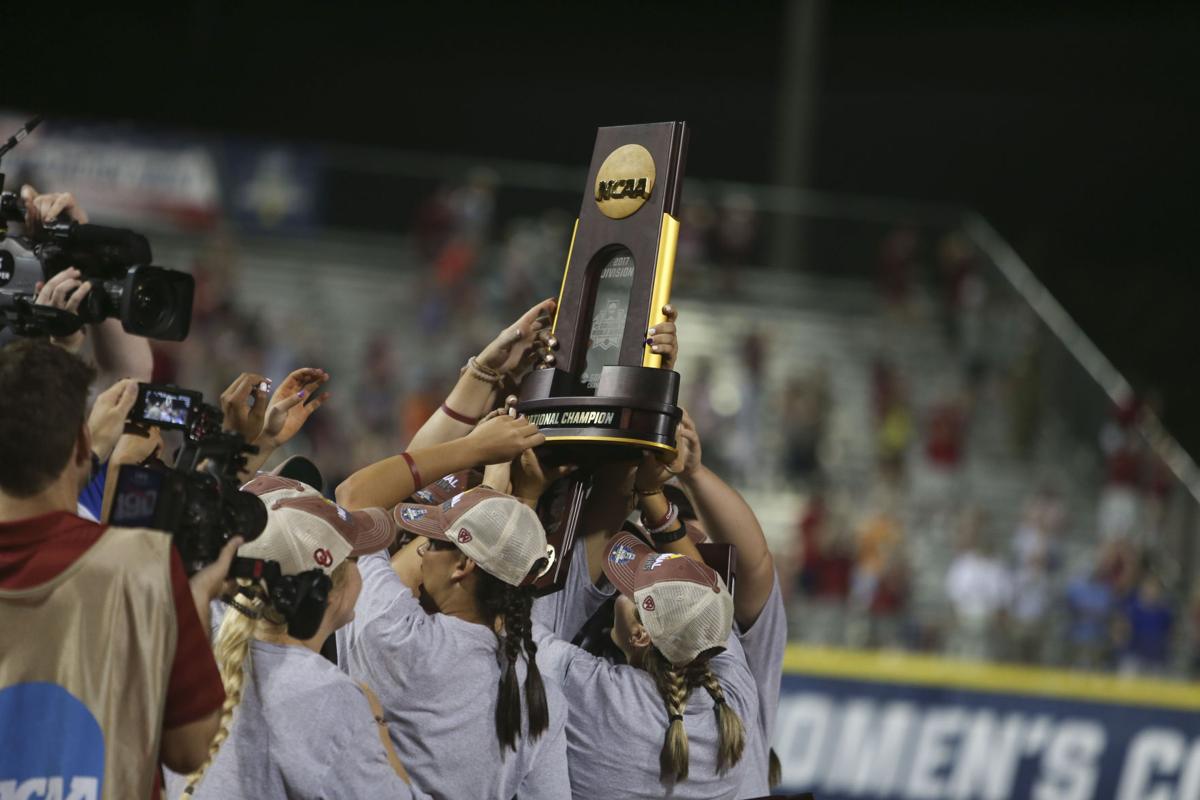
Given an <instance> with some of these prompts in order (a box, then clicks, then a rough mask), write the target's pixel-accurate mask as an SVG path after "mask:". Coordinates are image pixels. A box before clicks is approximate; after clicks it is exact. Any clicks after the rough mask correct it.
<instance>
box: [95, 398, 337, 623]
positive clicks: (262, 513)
mask: <svg viewBox="0 0 1200 800" xmlns="http://www.w3.org/2000/svg"><path fill="white" fill-rule="evenodd" d="M223 419H224V415H223V414H222V413H221V410H220V409H219V408H217V407H216V406H213V405H209V404H208V403H205V402H204V397H203V395H202V394H201V393H200V392H193V391H190V390H187V389H181V388H179V387H178V386H166V385H162V384H151V383H140V384H138V397H137V400H136V401H135V403H134V405H133V408H132V409H131V410H130V412H129V421H130V422H136V423H142V424H146V425H155V426H158V427H159V428H166V429H172V430H179V431H183V435H184V444H183V447H182V448H181V449H180V451H179V455H178V456H177V457H176V459H175V466H174V467H168V466H166V465H165V464H149V465H130V464H126V465H124V466H122V467H121V470H120V473H119V475H118V477H117V489H116V495H115V497H114V500H113V510H112V514H111V516H110V519H109V522H110V523H111V524H112V525H120V526H125V527H134V528H154V529H158V530H163V531H166V532H168V533H169V534H171V536H172V537H173V539H174V542H175V547H176V549H178V550H179V555H180V557H181V558H182V560H183V567H184V571H185V572H187V574H188V575H192V574H195V573H196V572H197V571H199V570H200V569H203V568H204V567H205V566H207V565H209V564H211V563H212V562H214V561H216V559H217V557H218V556H219V555H220V553H221V549H222V548H223V547H224V546H225V544H226V543H227V542H228V541H229V540H230V539H232V538H233V537H234V536H241V537H242V538H243V539H245V540H246V541H247V542H249V541H252V540H254V539H256V538H258V536H259V535H260V534H261V533H262V532H263V529H264V528H266V525H267V509H266V506H264V505H263V502H262V500H260V499H259V498H258V497H257V496H256V495H253V494H249V493H247V492H242V491H240V490H239V489H240V486H241V478H240V477H239V474H240V473H241V472H242V471H243V470H244V469H245V467H246V456H247V455H248V454H251V453H256V452H258V448H257V447H255V446H254V445H251V444H247V442H246V440H245V439H244V438H242V436H241V435H240V434H237V433H230V432H227V431H223V430H222V429H221V422H222V421H223ZM229 577H231V578H249V579H252V580H261V581H263V582H264V583H265V584H266V586H267V591H268V593H269V595H270V598H271V604H272V605H273V606H274V607H275V609H276V610H277V611H279V613H281V614H282V615H283V616H284V618H285V619H286V620H287V626H288V634H289V635H290V636H293V637H295V638H297V639H302V640H303V639H309V638H311V637H312V636H315V635H316V632H317V629H318V628H319V627H320V624H321V619H322V618H323V616H324V614H325V606H326V604H327V603H328V599H329V591H330V590H331V589H332V588H333V582H332V581H331V580H330V578H329V576H328V575H326V574H325V573H324V572H323V571H321V570H319V569H314V570H309V571H308V572H304V573H301V574H299V575H283V574H281V573H280V570H279V565H278V564H277V563H276V562H274V561H262V560H259V559H252V558H240V557H239V558H235V559H234V563H233V566H232V568H231V569H230V573H229Z"/></svg>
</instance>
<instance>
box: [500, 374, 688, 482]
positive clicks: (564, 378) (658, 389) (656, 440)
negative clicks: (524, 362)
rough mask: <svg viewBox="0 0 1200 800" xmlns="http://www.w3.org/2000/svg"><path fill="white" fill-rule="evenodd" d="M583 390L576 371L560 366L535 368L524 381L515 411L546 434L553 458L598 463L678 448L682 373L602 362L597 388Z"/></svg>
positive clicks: (547, 444) (547, 445) (548, 448)
mask: <svg viewBox="0 0 1200 800" xmlns="http://www.w3.org/2000/svg"><path fill="white" fill-rule="evenodd" d="M585 392H586V388H585V387H582V386H580V385H579V383H578V381H577V380H576V379H575V378H574V376H572V375H570V374H568V373H566V372H563V371H561V370H557V369H543V370H537V371H535V372H533V373H531V374H530V375H528V376H526V378H525V380H524V382H523V383H522V385H521V399H520V401H519V402H518V403H517V410H518V411H520V412H521V413H522V414H524V415H525V416H526V417H528V418H529V420H530V422H533V423H534V424H535V425H537V426H538V428H540V429H541V431H542V433H543V434H545V436H546V445H545V447H546V450H547V451H550V452H553V455H554V456H555V459H554V460H559V458H560V457H563V456H565V457H567V458H568V459H570V460H572V461H580V460H583V461H592V462H599V461H609V460H613V459H614V458H616V459H619V458H627V457H629V456H630V455H631V451H638V450H660V451H665V452H669V453H673V452H675V427H676V425H678V424H679V419H680V417H681V416H682V415H683V412H682V411H680V410H679V406H678V405H676V402H677V401H678V398H679V373H677V372H674V371H672V370H666V369H658V368H655V367H622V366H611V367H603V368H601V370H600V380H599V382H598V383H597V385H596V391H595V393H594V394H591V393H586V394H585ZM559 451H568V452H567V453H560V452H559ZM568 453H569V455H568Z"/></svg>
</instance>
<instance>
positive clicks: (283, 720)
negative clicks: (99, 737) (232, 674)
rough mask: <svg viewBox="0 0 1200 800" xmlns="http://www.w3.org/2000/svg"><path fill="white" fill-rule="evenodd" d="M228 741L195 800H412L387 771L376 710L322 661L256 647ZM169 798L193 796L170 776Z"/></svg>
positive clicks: (275, 647) (285, 648)
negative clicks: (373, 799)
mask: <svg viewBox="0 0 1200 800" xmlns="http://www.w3.org/2000/svg"><path fill="white" fill-rule="evenodd" d="M247 667H248V670H247V675H246V681H245V685H244V688H243V691H242V700H241V702H240V703H239V704H238V706H237V708H236V709H235V710H234V712H233V723H232V725H231V726H230V731H229V738H228V739H226V740H225V742H224V743H223V744H222V745H221V748H220V750H218V751H217V755H216V758H214V759H213V762H212V764H210V765H209V767H208V769H207V770H206V771H205V773H204V776H203V778H201V780H200V782H199V783H198V784H197V786H196V793H195V795H194V797H195V800H204V798H213V800H237V799H238V798H246V800H258V798H262V797H289V798H336V797H345V798H360V797H386V798H412V797H414V794H413V792H412V790H411V789H410V788H409V787H408V785H407V784H405V783H404V781H403V780H401V779H400V777H399V776H398V775H397V774H396V772H395V771H394V770H393V769H392V766H391V764H389V763H388V760H387V755H386V753H385V752H384V749H383V743H382V742H380V740H379V728H378V726H377V725H376V723H375V718H374V715H373V714H372V713H371V707H370V704H368V702H367V698H366V696H365V695H364V694H363V692H362V689H360V688H359V687H358V686H357V685H355V683H354V682H353V681H352V680H350V679H349V678H347V677H346V676H345V675H343V674H342V673H341V672H339V671H338V669H337V668H336V667H334V666H333V664H330V663H329V662H328V661H326V660H325V659H324V658H322V657H321V656H320V654H319V653H314V652H312V651H311V650H309V649H307V648H304V647H298V646H295V645H282V644H270V643H267V642H259V641H255V642H252V643H251V645H250V658H249V661H247ZM166 783H167V792H166V795H165V797H166V798H168V800H174V798H177V797H179V796H181V795H182V793H183V790H184V789H185V788H187V780H186V778H185V777H184V776H181V775H176V774H175V773H173V772H170V771H169V770H168V771H166Z"/></svg>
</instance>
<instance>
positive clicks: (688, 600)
mask: <svg viewBox="0 0 1200 800" xmlns="http://www.w3.org/2000/svg"><path fill="white" fill-rule="evenodd" d="M604 574H605V575H606V576H607V577H608V579H609V581H611V582H612V584H613V586H615V587H617V591H619V592H620V593H621V594H623V595H624V596H625V597H627V598H629V599H630V600H632V601H633V602H634V604H635V605H636V606H637V609H638V615H639V616H640V617H641V620H642V624H643V625H645V626H646V631H647V632H648V633H649V634H650V640H651V641H653V642H654V645H655V647H657V648H658V649H659V650H660V651H662V654H663V655H664V656H666V657H667V660H668V661H670V662H671V663H672V664H675V665H676V666H683V665H685V664H689V663H691V661H692V660H693V659H695V658H696V656H698V655H700V654H701V653H703V652H704V651H706V650H711V649H712V648H714V647H724V646H725V642H726V641H727V640H728V639H729V632H730V630H732V628H733V595H731V594H730V593H729V590H728V589H726V587H725V581H723V580H721V576H720V575H718V574H717V573H716V572H715V571H713V570H712V569H710V568H709V567H707V566H705V565H704V564H701V563H700V562H698V561H695V560H693V559H691V558H688V557H687V556H684V555H680V554H678V553H659V552H656V551H654V550H652V549H651V548H649V547H647V546H646V544H645V543H644V542H642V540H641V539H638V538H637V537H636V536H632V535H630V534H628V533H623V534H620V535H618V536H615V537H613V539H612V541H610V542H609V543H608V547H607V548H605V551H604Z"/></svg>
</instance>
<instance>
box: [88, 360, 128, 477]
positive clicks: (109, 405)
mask: <svg viewBox="0 0 1200 800" xmlns="http://www.w3.org/2000/svg"><path fill="white" fill-rule="evenodd" d="M137 396H138V385H137V381H135V380H132V379H129V378H126V379H124V380H120V381H117V382H116V383H114V384H113V385H112V386H110V387H108V388H107V389H105V390H104V391H103V392H101V393H100V394H99V396H98V397H96V402H95V403H94V404H92V413H91V414H90V415H88V432H89V433H90V434H91V436H92V452H93V453H95V454H96V457H97V458H99V459H100V460H101V461H106V460H108V457H109V455H110V454H111V453H112V451H113V448H114V447H116V444H117V440H118V439H120V438H121V431H123V430H125V418H126V417H128V416H129V411H130V409H132V408H133V404H134V403H135V402H136V401H137Z"/></svg>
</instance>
